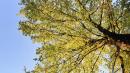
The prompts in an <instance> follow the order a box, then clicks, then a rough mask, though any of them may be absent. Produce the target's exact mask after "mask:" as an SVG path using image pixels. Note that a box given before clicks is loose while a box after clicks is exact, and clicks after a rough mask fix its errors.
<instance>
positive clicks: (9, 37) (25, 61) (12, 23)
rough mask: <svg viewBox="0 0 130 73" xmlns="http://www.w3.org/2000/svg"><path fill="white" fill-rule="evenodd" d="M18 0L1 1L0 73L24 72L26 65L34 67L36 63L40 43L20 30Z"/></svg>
mask: <svg viewBox="0 0 130 73" xmlns="http://www.w3.org/2000/svg"><path fill="white" fill-rule="evenodd" d="M18 1H20V0H1V2H0V73H24V72H23V69H24V66H27V67H28V68H30V69H32V68H33V67H34V65H35V61H33V58H35V49H36V47H38V45H37V44H32V41H31V40H30V38H28V37H25V36H23V35H22V34H21V33H20V32H19V31H18V21H19V19H20V18H19V17H18V16H16V14H17V13H18V11H19V9H20V6H19V5H18Z"/></svg>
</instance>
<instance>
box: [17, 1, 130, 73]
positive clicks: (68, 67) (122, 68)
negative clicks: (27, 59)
mask: <svg viewBox="0 0 130 73" xmlns="http://www.w3.org/2000/svg"><path fill="white" fill-rule="evenodd" d="M20 4H21V5H23V6H22V7H23V8H22V9H21V10H20V15H22V17H24V18H25V19H24V20H21V21H20V22H19V29H20V31H22V33H23V34H24V35H25V36H30V37H31V39H32V40H33V42H37V43H40V44H41V45H42V47H40V48H38V49H37V50H36V54H37V55H38V58H37V59H35V60H37V61H38V62H39V63H38V64H37V65H36V66H35V68H34V70H32V71H30V72H29V73H44V72H45V73H98V72H99V66H100V65H102V64H105V65H106V66H107V67H108V70H109V71H110V73H116V72H117V73H120V72H122V73H129V72H130V37H129V36H130V34H129V31H130V30H129V28H130V1H129V0H21V3H20Z"/></svg>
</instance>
